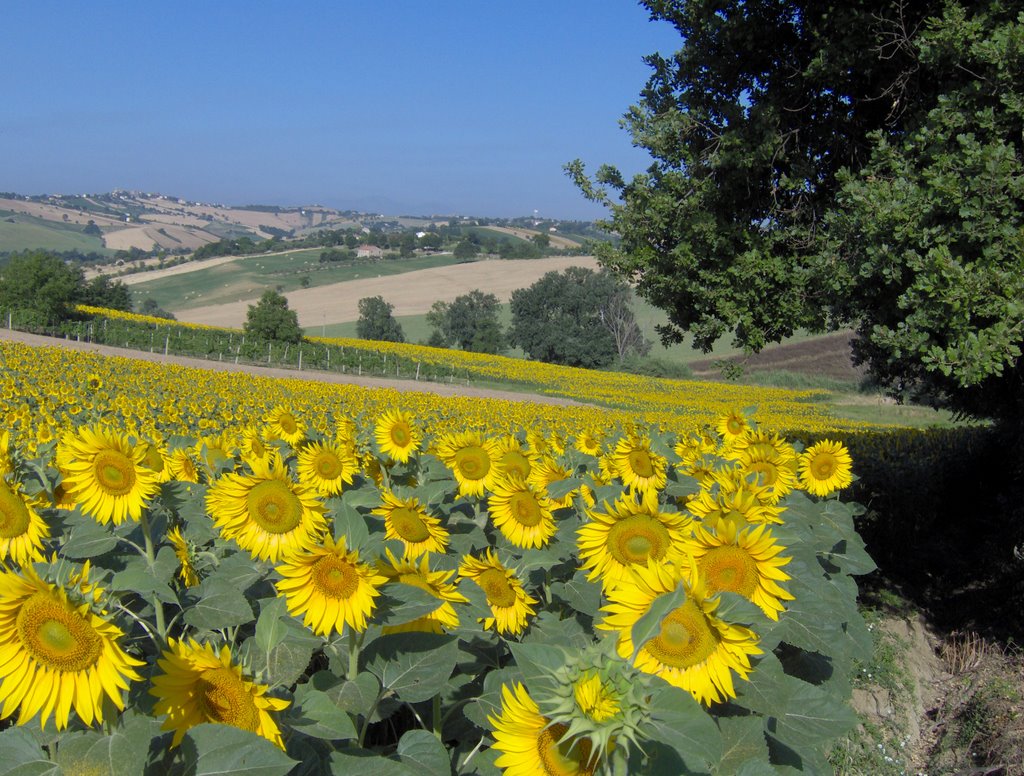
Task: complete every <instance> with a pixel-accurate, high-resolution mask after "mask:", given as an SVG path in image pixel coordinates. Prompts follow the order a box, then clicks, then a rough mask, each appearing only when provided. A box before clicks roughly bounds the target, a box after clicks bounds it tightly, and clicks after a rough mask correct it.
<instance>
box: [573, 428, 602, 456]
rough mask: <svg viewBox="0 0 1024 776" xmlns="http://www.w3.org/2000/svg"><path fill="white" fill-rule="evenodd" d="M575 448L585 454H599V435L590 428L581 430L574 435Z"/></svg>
mask: <svg viewBox="0 0 1024 776" xmlns="http://www.w3.org/2000/svg"><path fill="white" fill-rule="evenodd" d="M575 444H576V449H577V450H579V451H580V452H581V453H584V454H586V455H592V456H594V457H595V458H596V457H597V456H599V455H600V454H601V437H600V436H598V435H597V434H596V433H594V432H593V431H591V430H590V429H586V430H584V431H581V432H580V433H578V434H577V435H576V442H575Z"/></svg>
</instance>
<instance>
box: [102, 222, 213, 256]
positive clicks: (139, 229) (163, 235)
mask: <svg viewBox="0 0 1024 776" xmlns="http://www.w3.org/2000/svg"><path fill="white" fill-rule="evenodd" d="M218 239H220V238H218V237H216V236H214V235H212V234H210V233H209V232H205V231H202V230H200V229H195V228H189V227H183V226H172V225H170V224H168V225H167V226H130V227H128V228H127V229H119V230H117V231H116V232H113V231H112V232H107V233H106V234H104V235H103V242H104V243H105V244H106V246H107V247H108V248H110V249H112V250H115V251H126V250H129V249H131V248H140V249H142V250H144V251H151V250H154V249H155V248H165V249H174V248H188V249H189V250H195V249H196V248H200V247H202V246H203V245H206V244H207V243H211V242H216V241H217V240H218Z"/></svg>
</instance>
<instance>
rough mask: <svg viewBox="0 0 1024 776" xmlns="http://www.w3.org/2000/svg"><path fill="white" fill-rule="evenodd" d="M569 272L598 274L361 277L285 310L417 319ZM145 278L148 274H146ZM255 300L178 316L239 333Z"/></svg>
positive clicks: (494, 268) (465, 268)
mask: <svg viewBox="0 0 1024 776" xmlns="http://www.w3.org/2000/svg"><path fill="white" fill-rule="evenodd" d="M183 266H187V265H183ZM203 266H210V265H209V264H205V265H203ZM568 267H588V268H590V269H597V268H598V265H597V259H595V258H594V257H593V256H556V257H551V258H546V259H512V260H508V259H487V260H484V261H475V262H469V263H466V264H454V265H451V266H447V267H433V268H431V269H422V270H415V271H413V272H406V273H403V274H401V275H388V276H384V277H379V278H361V279H359V280H349V281H346V282H344V283H333V284H331V285H326V286H317V287H316V288H303V289H298V290H296V291H290V292H288V294H287V296H288V305H289V306H290V307H291V309H293V310H295V311H296V312H298V314H299V323H300V324H301V325H302V326H318V325H320V324H322V323H344V322H346V321H355V320H358V319H359V300H360V299H362V298H363V297H368V296H382V297H384V299H385V300H386V301H388V302H389V303H391V304H392V305H394V308H395V309H394V314H395V315H422V314H424V313H426V312H428V311H429V310H430V307H431V306H432V305H433V304H434V302H435V301H443V302H450V301H452V300H454V299H455V298H456V297H457V296H461V295H463V294H468V293H469V292H470V291H473V290H474V289H481V290H482V291H486V292H487V293H491V294H494V295H495V296H496V297H498V300H499V301H501V302H507V301H508V300H509V298H510V297H511V295H512V292H513V291H515V290H516V289H519V288H526V287H527V286H530V285H532V284H533V283H535V282H537V281H538V280H540V278H541V277H542V276H543V275H544V274H546V273H548V272H553V271H554V272H560V271H562V270H564V269H566V268H568ZM146 277H147V278H148V277H153V275H151V274H148V273H147V276H146ZM255 301H256V300H255V299H244V300H241V301H238V302H231V303H227V304H219V305H211V306H209V307H194V308H192V309H190V310H183V311H181V313H180V314H179V317H180V319H181V320H186V321H189V322H191V323H203V324H207V325H209V326H226V327H233V328H240V327H241V326H242V324H243V323H244V322H245V318H246V314H247V313H248V311H249V305H250V304H253V303H254V302H255Z"/></svg>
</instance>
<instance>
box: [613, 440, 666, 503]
mask: <svg viewBox="0 0 1024 776" xmlns="http://www.w3.org/2000/svg"><path fill="white" fill-rule="evenodd" d="M611 459H612V463H614V464H615V473H616V474H618V476H619V479H621V480H622V484H623V485H625V486H626V487H627V488H629V489H631V490H639V491H650V490H661V489H662V488H664V487H665V483H666V482H667V481H668V478H667V475H666V470H667V468H668V462H667V461H666V460H665V457H664V456H661V455H658V454H657V453H655V452H654V451H653V450H651V440H650V439H646V438H644V437H639V436H626V437H622V438H621V439H620V440H619V441H618V442H617V443H616V444H615V449H614V450H613V451H612V454H611Z"/></svg>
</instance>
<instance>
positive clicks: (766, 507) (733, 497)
mask: <svg viewBox="0 0 1024 776" xmlns="http://www.w3.org/2000/svg"><path fill="white" fill-rule="evenodd" d="M713 480H714V482H715V483H716V484H717V485H718V490H717V491H711V490H702V491H701V492H700V493H698V494H697V495H696V496H694V497H693V498H691V499H690V500H689V501H687V502H686V508H687V509H688V510H689V511H690V512H691V513H692V514H694V515H696V516H697V517H699V518H701V519H702V520H703V521H704V522H705V523H709V524H711V525H712V526H715V525H718V524H719V522H720V521H728V522H732V523H735V524H736V525H737V526H739V527H742V526H744V525H746V524H747V523H754V524H761V523H775V524H781V523H782V522H783V521H782V517H781V515H782V513H783V511H784V507H779V506H773V505H772V504H770V503H769V502H770V501H771V494H770V492H769V491H768V490H767V489H766V488H763V487H762V486H760V485H758V484H756V483H754V482H750V481H748V480H747V478H746V477H745V476H744V475H743V473H742V471H740V470H738V469H734V470H731V471H729V472H718V473H716V475H715V476H714V477H713Z"/></svg>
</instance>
